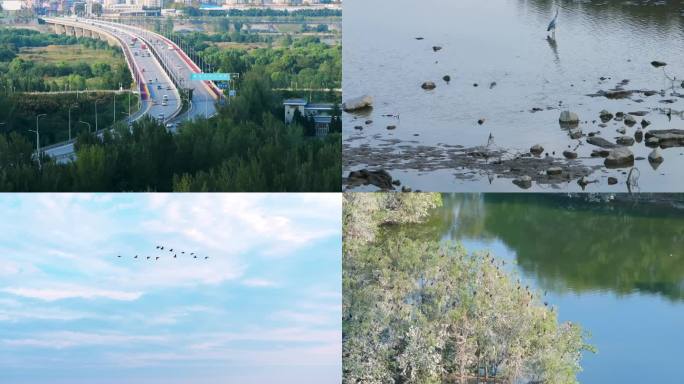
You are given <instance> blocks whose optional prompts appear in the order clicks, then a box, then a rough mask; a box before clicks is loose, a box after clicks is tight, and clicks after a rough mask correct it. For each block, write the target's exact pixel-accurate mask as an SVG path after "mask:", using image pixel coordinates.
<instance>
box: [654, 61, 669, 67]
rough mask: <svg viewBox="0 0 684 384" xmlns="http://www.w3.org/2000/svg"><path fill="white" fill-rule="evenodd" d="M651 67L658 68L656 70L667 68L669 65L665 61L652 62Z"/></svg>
mask: <svg viewBox="0 0 684 384" xmlns="http://www.w3.org/2000/svg"><path fill="white" fill-rule="evenodd" d="M651 65H652V66H654V67H656V68H660V67H664V66H666V65H667V63H666V62H664V61H651Z"/></svg>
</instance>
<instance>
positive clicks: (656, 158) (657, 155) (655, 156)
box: [648, 148, 665, 164]
mask: <svg viewBox="0 0 684 384" xmlns="http://www.w3.org/2000/svg"><path fill="white" fill-rule="evenodd" d="M648 161H650V162H651V163H657V164H660V163H662V162H663V161H665V158H664V157H663V154H662V151H661V150H660V148H656V149H654V150H653V151H652V152H651V153H650V154H649V155H648Z"/></svg>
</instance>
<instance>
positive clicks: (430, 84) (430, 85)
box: [420, 81, 437, 91]
mask: <svg viewBox="0 0 684 384" xmlns="http://www.w3.org/2000/svg"><path fill="white" fill-rule="evenodd" d="M420 87H421V88H423V89H425V90H428V91H429V90H432V89H435V88H437V85H436V84H435V83H433V82H432V81H426V82H424V83H423V85H421V86H420Z"/></svg>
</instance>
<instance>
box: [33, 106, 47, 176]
mask: <svg viewBox="0 0 684 384" xmlns="http://www.w3.org/2000/svg"><path fill="white" fill-rule="evenodd" d="M45 116H47V114H45V113H41V114H40V115H36V130H35V131H34V130H32V129H29V132H35V133H36V156H37V157H38V167H39V168H40V133H39V132H40V130H39V126H38V120H39V119H40V118H41V117H45Z"/></svg>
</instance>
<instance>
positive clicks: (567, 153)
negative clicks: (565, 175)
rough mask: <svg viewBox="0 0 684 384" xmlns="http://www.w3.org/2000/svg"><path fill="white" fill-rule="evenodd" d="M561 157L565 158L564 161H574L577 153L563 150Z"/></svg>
mask: <svg viewBox="0 0 684 384" xmlns="http://www.w3.org/2000/svg"><path fill="white" fill-rule="evenodd" d="M563 156H565V158H566V159H570V160H572V159H576V158H577V152H573V151H570V150H565V151H563Z"/></svg>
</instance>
